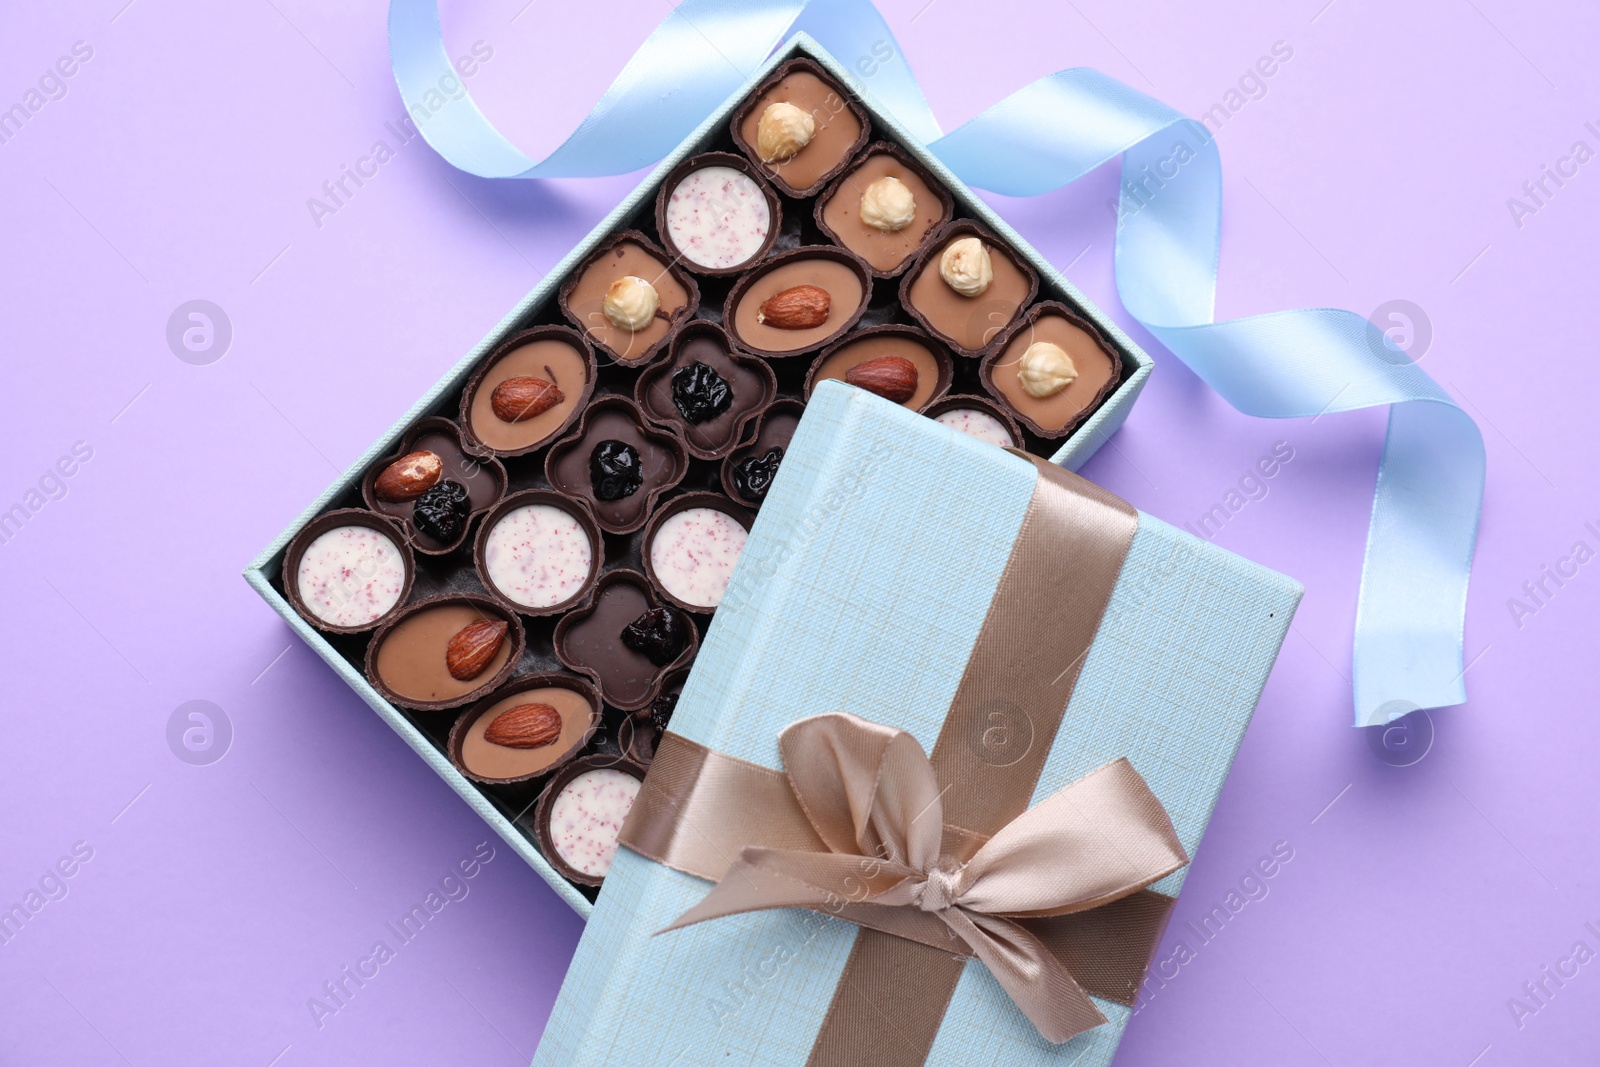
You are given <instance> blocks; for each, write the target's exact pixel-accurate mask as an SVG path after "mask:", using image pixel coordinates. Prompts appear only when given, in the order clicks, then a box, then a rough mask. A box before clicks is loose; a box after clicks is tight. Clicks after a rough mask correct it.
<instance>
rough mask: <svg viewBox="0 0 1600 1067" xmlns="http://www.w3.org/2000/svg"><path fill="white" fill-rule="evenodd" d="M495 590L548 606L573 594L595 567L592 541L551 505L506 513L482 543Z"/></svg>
mask: <svg viewBox="0 0 1600 1067" xmlns="http://www.w3.org/2000/svg"><path fill="white" fill-rule="evenodd" d="M483 562H484V569H485V570H487V571H488V576H489V581H490V582H491V583H493V585H494V587H495V589H497V590H498V591H499V592H500V593H502V594H503V595H504V596H505V597H506V598H507V599H508V600H510V601H511V602H512V603H514V604H516V605H518V606H519V607H524V608H548V607H553V606H555V605H556V604H560V603H561V602H563V601H565V600H570V599H571V598H572V597H574V596H576V595H577V593H578V590H580V589H582V588H583V583H584V582H586V581H588V579H589V569H590V568H591V567H592V566H593V565H594V545H592V544H591V543H590V542H589V535H588V534H587V533H586V532H585V531H584V529H583V526H582V525H580V524H579V522H578V520H577V519H575V518H573V516H572V515H571V514H570V513H569V512H566V511H563V510H562V509H561V508H558V507H553V506H551V505H549V504H529V505H527V506H526V507H520V508H516V509H515V510H513V511H509V512H507V513H506V514H505V515H504V516H503V517H502V518H501V519H500V521H499V522H497V523H495V524H494V527H493V528H492V529H490V531H489V536H488V537H487V538H486V539H485V540H484V544H483Z"/></svg>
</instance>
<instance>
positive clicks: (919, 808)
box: [661, 714, 1189, 1042]
mask: <svg viewBox="0 0 1600 1067" xmlns="http://www.w3.org/2000/svg"><path fill="white" fill-rule="evenodd" d="M778 750H779V753H780V755H781V756H782V758H783V765H784V774H785V775H786V777H787V778H788V782H789V786H790V788H791V789H792V790H793V791H794V795H795V798H796V799H797V800H798V801H799V803H800V806H801V808H802V809H803V810H804V812H805V814H806V818H807V819H809V820H810V822H811V825H812V826H813V828H815V830H816V832H817V835H818V836H819V837H820V838H821V839H822V841H823V842H824V843H825V844H826V846H827V848H828V849H829V851H827V852H802V851H792V850H788V849H777V848H763V847H757V846H747V847H745V848H744V849H743V850H742V851H741V853H740V854H739V858H738V859H737V860H735V861H734V863H733V865H732V866H731V867H730V868H729V870H728V872H727V874H725V875H724V876H723V878H722V880H721V881H719V882H718V883H717V885H716V886H715V887H714V888H713V889H712V890H711V892H709V893H707V894H706V896H705V898H704V899H702V900H701V901H700V903H698V904H696V905H695V906H694V907H692V908H690V909H689V910H688V911H686V912H684V913H683V914H682V915H681V916H679V917H678V919H677V921H676V922H674V923H673V924H672V925H671V926H668V927H666V928H665V930H663V931H661V932H663V933H664V932H666V930H676V929H678V928H680V927H684V926H690V925H693V924H695V923H699V922H704V921H705V920H707V919H716V918H720V917H722V916H726V915H735V914H738V913H741V912H748V911H759V910H764V909H769V908H813V909H816V910H820V911H827V912H830V913H832V914H836V915H843V917H845V918H848V919H850V920H851V921H855V922H859V923H861V924H862V925H869V926H872V927H874V928H876V929H880V930H884V931H886V932H888V933H893V934H899V935H900V936H904V937H909V938H911V939H912V940H918V941H923V942H924V943H927V942H928V941H929V933H928V930H927V928H926V926H927V924H928V923H934V924H937V923H939V922H942V923H943V924H944V925H945V927H947V928H948V930H949V932H950V934H951V935H953V936H954V937H956V938H959V939H960V940H961V941H962V942H964V943H965V944H966V945H967V946H968V947H969V948H970V949H971V951H972V954H973V955H975V956H977V957H978V958H979V959H980V960H982V961H983V963H984V965H985V966H987V967H988V968H989V971H990V973H992V974H993V975H994V977H995V978H996V980H998V981H999V983H1000V985H1001V986H1002V987H1004V989H1005V991H1006V993H1007V995H1008V996H1010V998H1011V999H1012V1001H1014V1002H1015V1003H1016V1005H1017V1007H1018V1008H1020V1009H1021V1010H1022V1012H1023V1014H1025V1015H1026V1016H1027V1017H1028V1019H1029V1020H1030V1021H1031V1022H1032V1023H1033V1025H1034V1026H1035V1027H1037V1028H1038V1030H1039V1033H1040V1034H1041V1035H1043V1037H1044V1038H1045V1039H1046V1040H1047V1041H1052V1042H1061V1041H1065V1040H1067V1039H1068V1038H1070V1037H1072V1036H1073V1035H1075V1034H1079V1033H1082V1032H1083V1031H1085V1030H1088V1029H1090V1028H1092V1027H1095V1026H1098V1025H1100V1024H1101V1023H1103V1022H1105V1021H1106V1020H1105V1016H1103V1015H1101V1014H1100V1011H1099V1009H1097V1008H1096V1007H1095V1006H1094V1003H1093V1002H1092V1001H1091V1000H1090V999H1089V996H1088V994H1087V993H1085V992H1084V990H1083V988H1082V987H1081V986H1080V985H1079V984H1078V982H1077V981H1076V980H1075V979H1074V978H1073V977H1072V975H1071V974H1069V973H1068V972H1067V970H1066V968H1065V967H1063V966H1062V965H1061V963H1060V962H1059V961H1058V960H1057V959H1056V958H1055V956H1054V955H1052V954H1051V953H1050V952H1049V951H1048V950H1047V949H1046V948H1045V946H1044V945H1043V944H1042V943H1041V942H1040V941H1039V939H1038V938H1037V937H1035V936H1034V935H1033V934H1032V933H1030V932H1029V931H1028V930H1026V929H1024V928H1023V927H1022V926H1021V925H1019V924H1018V923H1017V922H1014V921H1012V920H1014V919H1027V918H1034V917H1040V916H1052V915H1066V914H1069V913H1073V912H1080V911H1086V910H1088V909H1091V908H1096V907H1099V906H1101V905H1103V904H1108V903H1110V902H1111V901H1114V900H1119V899H1121V898H1123V897H1126V896H1129V895H1130V894H1132V893H1135V892H1137V891H1139V890H1141V889H1143V888H1145V887H1146V886H1148V885H1150V884H1151V883H1153V882H1156V881H1158V880H1160V879H1161V878H1164V877H1165V876H1166V875H1168V874H1171V873H1172V872H1173V871H1175V870H1178V869H1179V868H1180V867H1182V866H1184V864H1186V863H1188V862H1189V860H1188V856H1187V855H1186V854H1185V853H1184V850H1183V846H1182V845H1181V844H1180V843H1179V841H1178V836H1177V833H1176V831H1174V830H1173V828H1172V822H1171V820H1170V819H1169V818H1168V817H1167V813H1166V811H1165V809H1163V808H1162V806H1161V802H1160V801H1159V800H1157V799H1156V797H1155V794H1153V793H1152V792H1151V791H1150V787H1149V786H1148V785H1146V784H1145V781H1144V779H1143V778H1142V777H1140V775H1139V773H1138V772H1137V771H1135V770H1134V769H1133V766H1132V764H1130V763H1129V762H1128V761H1127V760H1126V759H1119V760H1114V761H1112V762H1111V763H1107V764H1105V765H1104V766H1102V767H1100V768H1098V769H1096V770H1094V771H1091V772H1090V773H1089V774H1087V775H1085V776H1084V777H1082V778H1080V779H1078V780H1077V781H1075V782H1073V783H1071V784H1070V785H1067V786H1065V787H1063V788H1062V789H1061V790H1059V791H1058V792H1056V793H1054V794H1052V795H1051V796H1049V797H1047V798H1046V799H1045V800H1043V801H1041V802H1040V803H1039V804H1037V805H1035V806H1034V807H1032V808H1030V809H1028V810H1027V811H1025V812H1024V813H1022V814H1021V815H1019V816H1017V817H1016V818H1015V819H1013V820H1012V821H1011V822H1010V823H1008V824H1007V825H1005V826H1003V827H1001V828H1000V830H999V831H998V832H997V833H995V834H994V835H993V836H992V837H990V838H989V839H988V840H987V841H985V842H984V843H983V844H982V845H981V846H979V847H978V848H977V851H976V852H974V853H972V854H971V855H972V858H971V859H970V860H968V861H966V862H965V863H962V862H958V861H955V860H953V859H951V857H950V854H949V851H948V849H947V841H949V840H951V839H952V836H953V837H955V838H960V837H961V836H962V835H964V834H965V836H967V837H968V838H969V839H970V838H971V837H972V836H974V835H971V834H970V833H967V832H966V831H963V830H962V829H961V828H959V827H946V826H945V825H944V819H943V804H942V801H941V797H942V793H941V789H940V786H939V782H938V780H937V778H936V777H935V775H934V769H933V765H932V764H931V763H929V761H928V757H927V755H926V754H925V753H924V752H923V751H922V746H921V745H920V744H918V743H917V740H916V738H914V737H912V736H911V735H910V734H908V733H906V732H905V731H903V730H897V729H894V728H892V727H887V726H880V725H878V724H876V723H871V722H868V721H866V720H865V719H860V718H857V717H856V716H854V715H844V714H832V715H817V716H814V717H812V718H808V719H802V720H801V721H800V722H797V723H795V724H794V725H792V726H790V727H788V728H787V729H786V730H784V731H783V733H782V734H781V735H779V739H778ZM863 905H870V906H872V907H870V908H865V907H862V906H863ZM878 909H883V910H882V912H881V913H880V912H878ZM863 914H866V915H868V916H871V917H870V918H868V919H861V918H858V916H860V915H863Z"/></svg>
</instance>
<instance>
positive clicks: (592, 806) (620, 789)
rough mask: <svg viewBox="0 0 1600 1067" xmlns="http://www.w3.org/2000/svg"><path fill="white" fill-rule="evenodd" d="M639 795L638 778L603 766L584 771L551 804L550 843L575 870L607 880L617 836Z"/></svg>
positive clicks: (613, 857) (563, 788)
mask: <svg viewBox="0 0 1600 1067" xmlns="http://www.w3.org/2000/svg"><path fill="white" fill-rule="evenodd" d="M638 795H639V779H637V778H635V777H634V776H633V775H631V774H629V773H628V772H627V771H619V770H617V769H615V768H614V767H601V768H598V769H596V770H592V771H584V772H583V773H582V774H580V775H578V776H577V777H576V778H574V779H573V780H572V781H570V782H568V783H567V784H566V785H565V786H563V787H562V789H561V792H559V793H557V794H556V798H555V800H554V801H552V802H551V804H550V842H551V844H552V845H554V846H555V850H556V852H557V853H558V854H559V855H560V856H561V858H562V859H563V860H565V861H566V862H567V865H568V866H570V867H571V868H572V869H573V870H576V871H581V872H582V873H584V874H587V875H589V876H590V877H591V878H604V877H605V876H606V874H607V872H609V871H610V870H611V861H612V860H613V859H615V858H616V855H617V837H618V835H620V834H621V833H622V821H623V820H624V819H626V818H627V817H628V812H629V810H630V809H632V807H633V801H634V798H635V797H637V796H638Z"/></svg>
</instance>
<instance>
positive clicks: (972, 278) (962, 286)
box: [939, 237, 994, 296]
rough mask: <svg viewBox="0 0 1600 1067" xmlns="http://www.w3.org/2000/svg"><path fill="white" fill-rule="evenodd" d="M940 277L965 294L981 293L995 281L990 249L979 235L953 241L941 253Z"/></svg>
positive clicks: (977, 294)
mask: <svg viewBox="0 0 1600 1067" xmlns="http://www.w3.org/2000/svg"><path fill="white" fill-rule="evenodd" d="M939 277H941V278H943V279H944V282H945V284H946V285H948V286H949V287H950V288H952V289H954V290H955V291H956V292H958V293H960V294H961V295H962V296H982V295H983V292H984V290H985V289H988V288H989V285H990V284H991V283H992V282H993V281H994V264H992V263H991V262H990V261H989V250H988V249H987V248H985V247H983V242H982V241H980V240H978V239H977V238H976V237H963V238H961V239H960V240H956V241H951V242H950V243H949V244H948V245H947V246H945V250H944V254H943V255H941V256H940V257H939Z"/></svg>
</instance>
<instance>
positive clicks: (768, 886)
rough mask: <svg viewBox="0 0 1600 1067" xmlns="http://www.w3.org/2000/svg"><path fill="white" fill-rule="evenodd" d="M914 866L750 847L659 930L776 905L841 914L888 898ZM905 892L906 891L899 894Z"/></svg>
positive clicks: (845, 856)
mask: <svg viewBox="0 0 1600 1067" xmlns="http://www.w3.org/2000/svg"><path fill="white" fill-rule="evenodd" d="M914 873H915V872H914V871H912V870H910V869H909V868H906V867H902V866H900V865H898V864H890V863H885V862H884V861H882V860H878V859H874V858H873V857H871V856H850V855H844V854H841V853H836V852H791V851H786V850H783V849H775V848H757V847H753V846H752V847H749V848H746V849H744V850H743V851H741V852H740V853H739V858H738V859H736V860H735V861H734V862H733V866H731V867H730V868H728V873H727V874H725V875H723V877H722V880H721V881H720V882H718V883H717V884H716V885H715V886H713V887H712V889H711V892H709V893H707V894H706V895H705V896H704V897H702V898H701V900H700V902H699V903H698V904H696V905H694V906H693V907H691V908H690V909H689V910H688V911H686V912H684V913H683V914H682V915H680V916H678V917H677V918H676V919H675V920H673V922H672V923H671V924H670V925H668V926H665V927H663V928H662V929H660V930H657V931H656V932H657V933H660V934H664V933H666V932H667V931H668V930H680V929H682V928H684V927H686V926H693V925H695V924H696V923H702V922H705V921H707V920H708V919H720V918H722V917H724V916H727V915H738V914H741V913H743V912H749V911H770V910H772V909H774V908H814V909H816V910H819V911H826V912H829V913H830V914H837V913H838V912H839V911H840V910H842V909H843V908H844V907H846V906H847V905H849V904H854V903H868V902H871V901H873V900H875V899H879V898H884V897H885V895H886V894H887V895H888V899H889V900H892V901H893V902H894V903H900V901H899V899H898V897H897V896H896V895H895V894H894V892H893V891H894V890H895V889H896V888H897V887H898V886H900V885H901V883H903V882H905V881H906V880H907V879H908V878H910V877H912V875H913V874H914ZM901 895H903V894H901Z"/></svg>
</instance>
